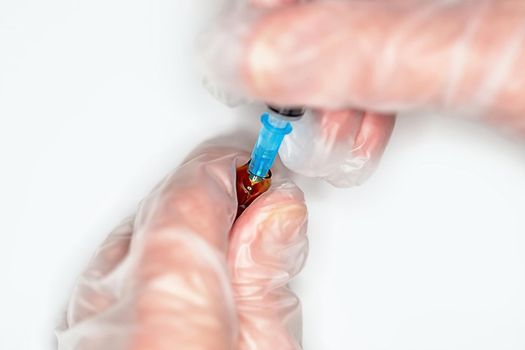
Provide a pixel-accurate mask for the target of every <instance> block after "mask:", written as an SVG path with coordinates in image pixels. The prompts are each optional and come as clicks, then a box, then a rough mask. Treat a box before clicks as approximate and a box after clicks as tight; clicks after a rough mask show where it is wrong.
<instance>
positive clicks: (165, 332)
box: [131, 149, 241, 349]
mask: <svg viewBox="0 0 525 350" xmlns="http://www.w3.org/2000/svg"><path fill="white" fill-rule="evenodd" d="M240 157H241V156H240V155H239V153H237V152H228V153H225V152H224V151H223V150H217V149H208V150H206V151H204V152H202V153H201V154H200V155H198V156H196V157H192V159H190V160H189V161H187V162H185V163H184V164H183V165H182V166H181V167H180V168H179V169H178V170H177V171H176V172H175V173H174V174H173V175H172V176H170V177H168V179H166V181H165V182H164V183H162V184H161V185H160V186H158V187H157V189H156V190H155V191H154V192H153V193H152V195H150V196H149V198H147V199H146V200H145V201H144V203H143V204H142V206H141V209H140V210H139V212H138V214H137V220H136V226H137V232H136V233H137V250H136V252H135V253H136V254H137V258H138V261H139V262H140V263H139V264H138V265H137V271H136V279H135V281H134V283H133V288H134V289H135V293H138V294H139V296H138V301H137V304H136V305H137V310H136V311H137V317H138V321H139V324H140V325H141V327H142V328H141V331H140V332H138V333H137V334H136V337H135V344H137V346H138V349H141V347H140V346H143V347H142V348H148V346H152V344H153V345H154V346H155V347H154V348H155V349H157V348H158V349H164V348H166V349H167V348H169V347H170V346H171V347H172V346H173V344H177V346H178V347H180V348H188V349H189V348H195V349H209V348H217V349H230V348H232V344H233V341H234V340H235V331H236V327H235V326H236V323H235V310H234V306H233V299H232V295H231V286H230V284H229V278H228V275H227V270H226V267H225V265H224V263H225V253H226V249H227V242H228V235H229V232H230V229H231V226H232V223H233V220H234V218H235V215H236V212H237V200H236V193H235V168H236V165H237V163H238V162H237V159H239V158H240ZM134 243H135V242H134ZM134 248H135V246H132V248H131V251H132V253H133V252H134Z"/></svg>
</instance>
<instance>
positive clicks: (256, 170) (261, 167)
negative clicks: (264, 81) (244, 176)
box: [248, 106, 305, 183]
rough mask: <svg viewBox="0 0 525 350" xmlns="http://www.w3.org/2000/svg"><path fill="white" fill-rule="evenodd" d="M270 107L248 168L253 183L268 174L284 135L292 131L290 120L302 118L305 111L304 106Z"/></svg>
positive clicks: (262, 120)
mask: <svg viewBox="0 0 525 350" xmlns="http://www.w3.org/2000/svg"><path fill="white" fill-rule="evenodd" d="M268 108H269V110H270V111H269V112H265V113H263V115H262V116H261V123H262V128H261V130H260V132H259V137H258V139H257V142H256V143H255V146H254V147H253V152H252V159H251V161H250V165H249V168H248V172H249V175H250V181H251V182H253V183H258V182H260V181H262V180H263V179H265V178H266V177H267V176H268V174H269V172H270V169H271V167H272V166H273V163H274V161H275V158H276V157H277V154H278V153H279V148H280V147H281V143H282V142H283V139H284V137H285V136H286V135H288V134H289V133H290V132H291V131H292V125H291V123H290V121H295V120H299V119H301V118H302V116H303V115H304V112H305V110H304V108H279V107H274V106H268Z"/></svg>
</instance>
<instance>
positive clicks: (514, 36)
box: [203, 0, 525, 184]
mask: <svg viewBox="0 0 525 350" xmlns="http://www.w3.org/2000/svg"><path fill="white" fill-rule="evenodd" d="M214 33H215V34H214V35H209V36H208V43H210V45H208V46H207V50H203V57H204V61H207V62H208V63H209V64H208V66H209V67H211V68H210V70H209V71H208V75H209V77H210V78H211V79H212V80H214V81H217V82H219V83H221V86H222V87H223V88H225V89H227V90H229V91H232V92H234V93H236V94H244V95H246V96H247V97H248V98H251V99H255V100H262V101H267V102H270V103H273V104H277V105H306V106H310V107H313V108H319V109H322V110H326V109H329V110H338V111H341V110H345V109H347V108H359V109H363V110H373V111H376V112H383V113H393V112H399V111H408V110H414V109H434V110H446V111H447V112H452V113H459V114H464V115H469V116H480V117H481V118H483V119H485V120H489V121H494V122H497V123H498V124H499V125H505V126H508V127H512V128H513V129H514V130H518V131H521V132H523V131H525V118H524V117H523V114H524V112H525V99H523V96H522V95H523V92H524V91H525V68H524V67H525V66H524V65H523V64H522V63H523V60H524V58H525V2H522V1H515V0H478V1H443V0H431V1H416V0H384V1H381V0H376V1H373V0H370V1H362V0H347V1H342V0H341V1H328V0H325V1H311V2H307V3H304V2H301V3H295V4H292V5H287V6H281V7H276V8H273V9H272V10H268V9H266V10H264V11H261V10H260V9H255V8H254V7H253V6H246V5H241V4H240V3H236V5H235V6H233V5H232V6H231V7H230V8H229V9H228V11H227V13H226V12H225V13H224V14H223V17H222V18H221V19H219V21H218V23H217V24H216V26H215V29H214ZM219 48H221V53H222V55H220V56H218V55H215V56H213V52H214V51H215V50H218V49H219ZM211 57H215V61H214V62H213V61H212V60H210V59H209V58H211ZM338 113H349V112H338ZM307 123H310V122H307ZM315 123H316V124H323V121H321V122H319V121H315ZM382 123H385V124H382ZM350 124H351V123H350ZM392 125H393V123H392V121H382V122H374V123H372V124H370V125H365V126H364V128H365V130H368V135H367V137H368V138H369V139H370V140H372V141H371V143H372V144H374V145H383V144H386V141H385V137H386V138H388V135H389V131H388V130H389V128H391V126H392ZM326 129H328V130H330V128H326ZM326 129H323V128H322V127H317V128H315V129H312V128H310V130H313V131H312V132H311V134H312V135H319V134H325V133H326V132H325V131H324V130H326ZM336 129H337V128H336ZM334 133H335V134H337V133H339V134H342V133H343V132H341V131H340V129H337V132H335V131H334V132H332V133H330V135H332V134H334ZM360 133H361V132H360V131H357V132H356V131H353V132H352V133H350V134H349V135H350V139H352V140H354V139H355V137H354V135H358V134H360ZM304 135H308V134H307V133H304V134H299V135H298V137H297V139H298V140H301V139H302V140H304V139H305V138H306V137H304ZM327 139H328V140H329V141H327V142H321V144H320V145H319V146H318V145H317V142H318V141H317V140H318V139H317V138H316V139H315V140H316V141H315V142H314V143H316V145H315V149H316V150H318V151H317V152H314V153H320V154H330V153H332V151H333V150H334V149H345V147H346V146H344V145H341V146H340V147H339V145H338V142H340V141H337V140H345V141H344V142H347V143H348V142H349V141H348V140H347V139H345V138H344V137H340V138H338V137H327ZM361 139H363V138H361ZM365 139H366V138H365ZM308 141H309V140H308ZM303 142H305V143H306V142H307V141H303ZM364 144H365V146H362V147H359V142H353V145H351V147H350V149H349V148H348V147H346V149H347V152H346V154H347V158H344V156H342V155H341V154H343V153H344V152H336V154H337V157H336V158H339V159H341V160H344V159H351V158H352V157H354V153H355V152H354V148H356V147H354V145H357V148H358V149H361V151H365V152H364V153H365V154H366V153H367V152H366V149H367V146H366V142H364ZM290 147H292V146H290ZM375 147H376V148H377V149H380V148H381V147H379V146H375ZM303 149H305V151H303ZM323 150H324V153H323ZM308 152H309V149H308V147H305V146H304V145H302V146H299V145H297V147H295V148H294V149H293V152H289V154H290V155H292V154H296V155H298V156H297V157H298V158H297V159H296V160H295V161H293V160H292V158H290V159H289V160H288V159H287V157H286V156H285V157H284V158H285V164H287V165H290V166H291V167H292V169H293V170H296V169H295V168H294V167H297V168H298V170H299V171H300V172H303V173H306V174H313V175H315V174H316V172H318V170H316V169H315V168H317V169H321V170H322V172H324V171H325V169H324V163H329V164H331V163H332V166H331V167H332V168H334V169H336V170H335V171H334V173H333V174H332V175H331V177H335V178H337V177H338V175H341V178H342V179H343V180H344V178H345V177H348V176H350V175H352V174H351V172H350V173H349V175H346V174H344V171H341V172H339V170H337V167H334V166H333V164H337V163H339V164H341V168H342V169H345V168H348V166H347V163H345V162H344V161H333V160H332V159H331V158H330V157H328V156H326V157H321V159H326V161H323V162H321V161H320V160H315V159H314V160H313V161H312V159H311V158H309V156H308ZM368 153H369V154H370V155H371V156H370V157H369V158H374V156H373V151H372V152H368ZM302 158H304V159H307V160H308V161H307V162H304V161H302ZM321 163H323V164H321ZM300 164H306V165H308V164H311V166H309V165H308V166H304V167H302V168H301V167H299V165H300ZM349 164H350V165H352V164H353V163H352V162H350V163H349ZM328 168H330V166H328ZM310 172H311V173H310ZM338 172H339V173H338ZM350 177H351V176H350ZM338 181H339V180H337V181H335V182H338ZM342 182H343V184H344V181H342Z"/></svg>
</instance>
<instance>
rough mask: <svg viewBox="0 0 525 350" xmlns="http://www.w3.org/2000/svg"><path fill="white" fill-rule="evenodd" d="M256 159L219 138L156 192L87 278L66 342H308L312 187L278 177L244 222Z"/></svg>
mask: <svg viewBox="0 0 525 350" xmlns="http://www.w3.org/2000/svg"><path fill="white" fill-rule="evenodd" d="M246 160H247V158H246V156H245V155H241V154H240V153H238V152H236V151H233V150H225V149H217V148H207V149H204V150H201V151H199V152H197V153H196V154H194V155H192V156H191V157H190V158H189V159H188V160H187V161H185V162H184V164H183V165H182V166H181V167H179V169H177V170H176V171H175V172H174V173H173V174H172V175H170V176H168V177H167V178H166V179H165V180H164V181H163V182H161V183H160V184H159V185H158V186H157V187H156V188H155V189H154V190H153V192H152V193H151V194H150V195H149V196H148V197H147V198H146V199H145V200H144V201H143V202H142V203H141V205H140V206H139V209H138V211H137V214H136V215H135V217H134V218H131V219H128V220H126V221H124V222H123V223H122V224H121V225H120V226H119V227H118V228H117V229H115V231H113V232H112V233H111V234H110V235H109V237H108V238H107V240H106V241H105V242H104V243H103V244H102V246H101V247H100V248H99V250H98V251H97V253H96V255H95V256H94V258H93V260H92V262H91V263H90V265H89V268H88V269H87V270H86V271H85V273H84V274H83V275H82V276H81V278H80V279H79V281H78V283H77V286H76V287H75V290H74V293H73V296H72V298H71V300H70V303H69V307H68V309H67V317H66V321H65V325H64V327H63V328H62V329H61V330H59V331H58V332H57V336H58V342H59V349H61V350H65V349H77V350H80V349H97V350H106V349H107V350H121V349H126V350H131V349H148V350H164V349H166V350H167V349H169V350H171V349H195V350H197V349H203V350H204V349H206V350H208V349H215V350H220V349H228V350H232V349H250V350H255V349H272V350H273V349H299V348H300V338H301V314H300V305H299V301H298V300H297V298H296V297H295V295H294V294H293V293H292V292H291V291H290V290H289V289H288V288H287V283H288V281H289V280H290V279H291V278H292V277H293V276H295V275H296V274H297V273H298V272H299V270H300V269H301V268H302V266H303V263H304V261H305V258H306V250H307V239H306V235H305V231H306V207H305V204H304V201H303V195H302V193H301V191H300V190H299V189H298V188H297V187H296V186H295V185H293V184H292V183H290V182H287V181H283V180H281V181H279V180H276V181H274V184H273V186H272V188H271V189H270V190H269V192H267V193H265V194H264V195H262V196H261V197H259V198H258V199H257V200H256V201H255V202H254V203H253V204H252V205H251V206H250V207H248V209H247V210H246V211H245V212H244V213H243V214H242V215H241V216H240V217H239V218H238V219H237V221H236V222H235V223H234V218H235V215H236V211H237V203H236V194H235V169H236V165H240V164H242V163H243V162H246ZM274 179H275V178H274Z"/></svg>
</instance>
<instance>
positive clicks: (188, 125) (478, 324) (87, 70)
mask: <svg viewBox="0 0 525 350" xmlns="http://www.w3.org/2000/svg"><path fill="white" fill-rule="evenodd" d="M210 2H211V1H210ZM197 5H198V6H197ZM205 7H206V4H205V2H204V1H201V2H199V3H193V4H192V2H191V1H180V0H178V1H167V0H157V1H146V0H142V1H138V0H133V1H129V0H128V1H124V0H92V1H73V0H68V1H66V0H52V1H37V0H16V1H15V0H11V1H9V0H0V156H1V157H0V169H1V172H0V178H1V181H0V210H1V211H0V283H1V288H0V349H6V350H15V349H21V350H22V349H23V350H41V349H52V348H54V347H55V343H54V338H53V329H54V326H55V324H56V323H57V322H58V320H59V319H60V316H61V310H62V309H63V307H64V305H65V303H66V301H67V297H68V295H69V293H70V291H71V288H72V286H73V283H74V280H75V278H76V276H77V275H78V273H79V272H80V271H81V270H82V268H83V266H84V265H85V264H86V262H87V260H88V259H89V257H90V255H91V254H92V252H93V251H94V249H95V247H96V246H97V244H98V243H99V242H100V241H101V240H102V239H103V238H104V236H105V235H106V233H107V232H109V230H110V229H111V228H112V227H113V226H114V225H115V224H117V223H118V222H119V221H120V219H121V218H122V217H124V216H126V215H127V214H129V213H131V212H132V211H133V209H134V207H135V205H136V204H137V203H138V201H139V200H140V199H141V198H142V197H143V196H144V195H145V194H146V193H147V192H148V190H149V189H150V188H151V187H152V186H153V185H154V184H155V183H156V182H157V181H158V180H160V179H161V178H162V177H163V176H164V175H165V174H166V173H167V172H168V171H169V170H171V169H172V168H174V167H175V166H176V165H177V164H178V163H179V162H180V161H181V160H182V159H183V157H184V156H185V155H186V154H187V153H188V152H189V151H190V150H191V149H192V148H194V147H195V146H197V145H198V144H199V143H201V142H202V141H204V140H207V139H209V138H212V137H216V136H220V135H224V134H236V135H238V134H241V133H244V135H245V136H246V135H248V139H251V140H253V134H252V133H253V132H254V131H255V130H256V128H257V117H256V115H255V114H254V113H252V112H251V110H250V109H248V108H244V109H242V108H241V109H237V110H230V109H228V108H226V107H224V106H223V105H221V104H220V103H218V102H217V101H215V100H214V99H213V98H211V97H210V96H209V95H208V94H207V93H206V92H205V91H204V90H203V89H202V88H201V86H200V84H199V80H198V78H197V74H196V72H195V69H194V64H193V42H194V36H195V33H196V32H197V30H198V28H200V27H201V26H202V25H203V24H204V22H206V17H204V15H203V13H204V8H205ZM246 130H248V131H246ZM245 146H246V147H249V146H250V144H249V143H246V144H245ZM524 156H525V144H524V143H523V142H520V141H516V140H511V139H509V138H506V137H504V136H502V135H500V134H499V133H498V132H496V131H494V130H491V129H489V128H488V127H485V126H482V125H478V124H475V123H471V122H468V121H461V120H454V119H449V118H443V117H432V116H422V115H415V116H405V117H403V118H401V119H400V120H399V123H398V125H397V127H396V130H395V133H394V136H393V138H392V142H391V145H390V147H389V149H388V151H387V152H386V154H385V158H384V161H383V162H382V165H381V167H380V168H379V170H378V172H377V173H376V174H375V176H374V177H373V178H372V179H371V180H370V181H369V182H368V183H366V184H365V185H364V186H362V187H360V188H356V189H348V190H337V189H334V188H332V187H330V186H328V185H326V184H323V183H321V182H319V181H316V180H308V179H302V178H298V179H297V181H298V183H299V184H300V185H301V187H302V188H303V189H304V191H305V193H306V197H307V200H308V204H309V208H310V230H309V235H310V240H311V253H310V259H309V261H308V264H307V267H306V269H305V271H304V273H302V275H301V276H300V277H299V278H298V279H297V280H296V282H295V289H296V291H297V292H298V294H299V295H300V296H301V297H302V300H303V302H304V315H305V319H304V344H305V348H306V349H314V350H318V349H360V350H361V349H370V350H379V349H403V350H408V349H414V350H415V349H462V350H464V349H476V350H478V349H499V350H503V349H524V348H525V218H524V208H525V157H524Z"/></svg>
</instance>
